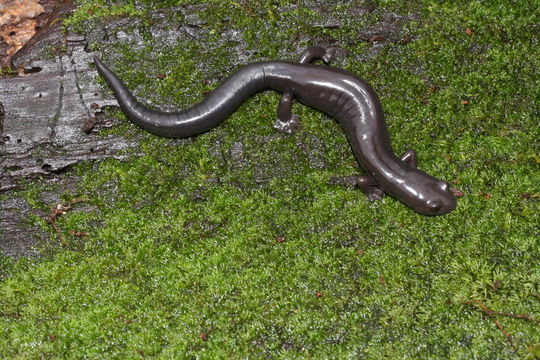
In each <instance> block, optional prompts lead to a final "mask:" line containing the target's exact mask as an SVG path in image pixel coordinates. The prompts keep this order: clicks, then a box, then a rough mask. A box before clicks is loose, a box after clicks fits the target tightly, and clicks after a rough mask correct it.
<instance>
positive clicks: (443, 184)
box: [439, 181, 450, 191]
mask: <svg viewBox="0 0 540 360" xmlns="http://www.w3.org/2000/svg"><path fill="white" fill-rule="evenodd" d="M439 188H440V189H441V190H442V191H448V189H449V188H450V185H449V184H448V183H447V182H446V181H441V182H439Z"/></svg>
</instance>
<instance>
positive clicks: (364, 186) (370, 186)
mask: <svg viewBox="0 0 540 360" xmlns="http://www.w3.org/2000/svg"><path fill="white" fill-rule="evenodd" d="M330 183H331V184H339V185H348V186H354V187H358V188H359V189H360V190H362V192H363V193H364V194H366V196H367V198H368V200H369V201H377V200H382V198H383V197H384V191H383V190H382V189H381V188H380V187H379V185H378V184H377V182H376V181H375V178H374V177H373V176H370V175H352V176H345V177H341V178H333V179H331V180H330Z"/></svg>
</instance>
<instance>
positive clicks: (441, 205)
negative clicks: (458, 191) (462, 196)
mask: <svg viewBox="0 0 540 360" xmlns="http://www.w3.org/2000/svg"><path fill="white" fill-rule="evenodd" d="M433 189H434V193H432V195H431V200H428V201H427V203H426V205H427V210H428V211H427V213H428V215H443V214H447V213H449V212H450V211H452V210H454V209H455V208H456V198H455V197H454V195H453V194H452V192H451V191H450V185H449V184H448V183H447V182H446V181H438V182H437V183H436V184H435V186H434V187H433Z"/></svg>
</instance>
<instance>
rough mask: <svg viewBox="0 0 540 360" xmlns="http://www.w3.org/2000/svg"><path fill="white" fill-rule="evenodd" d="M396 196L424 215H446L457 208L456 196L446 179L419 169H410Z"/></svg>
mask: <svg viewBox="0 0 540 360" xmlns="http://www.w3.org/2000/svg"><path fill="white" fill-rule="evenodd" d="M397 195H398V196H396V197H397V198H398V199H400V200H401V201H402V202H404V203H405V204H406V205H408V206H409V207H410V208H412V209H413V210H415V211H416V212H418V213H420V214H424V215H444V214H447V213H449V212H450V211H452V210H454V209H455V208H456V198H455V196H454V194H453V193H452V191H451V190H450V186H449V185H448V183H447V182H446V181H441V180H438V179H436V178H434V177H432V176H431V175H428V174H426V173H424V172H423V171H420V170H418V169H410V171H409V172H408V176H407V179H406V180H405V182H404V183H402V184H400V185H399V193H398V194H397Z"/></svg>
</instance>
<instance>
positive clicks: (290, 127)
mask: <svg viewBox="0 0 540 360" xmlns="http://www.w3.org/2000/svg"><path fill="white" fill-rule="evenodd" d="M297 128H298V115H294V114H292V115H291V117H290V119H289V120H287V121H282V120H280V119H276V121H275V122H274V129H276V130H277V131H280V132H283V133H285V134H292V133H293V131H294V130H296V129H297Z"/></svg>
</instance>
